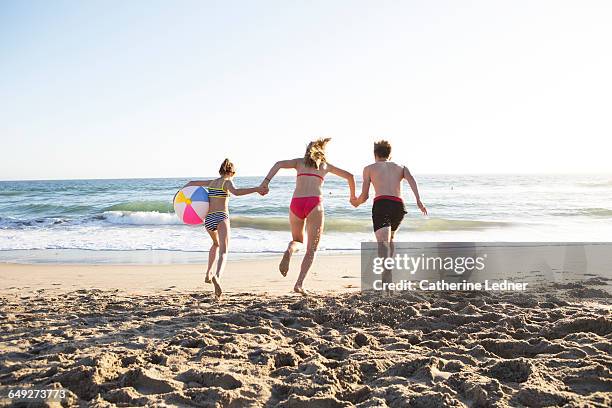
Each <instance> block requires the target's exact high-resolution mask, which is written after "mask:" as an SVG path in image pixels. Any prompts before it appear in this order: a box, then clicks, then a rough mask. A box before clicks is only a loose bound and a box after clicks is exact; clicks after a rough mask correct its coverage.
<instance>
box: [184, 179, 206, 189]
mask: <svg viewBox="0 0 612 408" xmlns="http://www.w3.org/2000/svg"><path fill="white" fill-rule="evenodd" d="M211 181H212V180H193V181H190V182H189V183H187V184H185V185H184V186H183V187H181V188H185V187H190V186H200V187H208V186H209V184H210V182H211Z"/></svg>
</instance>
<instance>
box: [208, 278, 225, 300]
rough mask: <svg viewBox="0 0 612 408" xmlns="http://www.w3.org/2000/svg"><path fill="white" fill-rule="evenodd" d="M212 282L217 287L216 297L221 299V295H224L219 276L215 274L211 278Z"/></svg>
mask: <svg viewBox="0 0 612 408" xmlns="http://www.w3.org/2000/svg"><path fill="white" fill-rule="evenodd" d="M211 282H212V284H213V286H214V287H215V298H217V299H221V296H223V290H222V289H221V285H219V280H218V278H217V277H216V276H213V277H212V278H211Z"/></svg>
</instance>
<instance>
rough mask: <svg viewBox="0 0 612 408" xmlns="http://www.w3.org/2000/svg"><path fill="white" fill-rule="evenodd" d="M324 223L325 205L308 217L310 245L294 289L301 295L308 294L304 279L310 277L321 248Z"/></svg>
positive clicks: (307, 231)
mask: <svg viewBox="0 0 612 408" xmlns="http://www.w3.org/2000/svg"><path fill="white" fill-rule="evenodd" d="M324 223H325V214H324V212H323V205H321V204H319V205H318V206H317V207H316V208H314V209H313V210H312V211H311V212H310V214H308V217H306V233H307V235H308V244H307V246H306V254H304V259H303V260H302V267H301V269H300V275H299V276H298V278H297V281H296V282H295V286H294V287H293V291H294V292H297V293H301V294H303V295H305V294H306V291H305V290H304V288H303V287H302V285H303V284H304V279H305V278H306V275H308V272H309V271H310V267H311V266H312V263H313V262H314V258H315V254H316V252H317V248H318V247H319V241H320V240H321V234H322V233H323V226H324Z"/></svg>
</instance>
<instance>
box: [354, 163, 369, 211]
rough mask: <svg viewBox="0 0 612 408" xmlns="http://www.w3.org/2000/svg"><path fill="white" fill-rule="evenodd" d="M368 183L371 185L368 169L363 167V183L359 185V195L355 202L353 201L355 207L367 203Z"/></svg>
mask: <svg viewBox="0 0 612 408" xmlns="http://www.w3.org/2000/svg"><path fill="white" fill-rule="evenodd" d="M370 183H371V179H370V171H369V169H368V167H364V168H363V183H362V184H361V194H360V195H359V197H357V200H356V201H355V207H357V206H360V205H361V204H363V203H365V202H366V201H368V198H369V196H370Z"/></svg>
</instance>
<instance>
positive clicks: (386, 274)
mask: <svg viewBox="0 0 612 408" xmlns="http://www.w3.org/2000/svg"><path fill="white" fill-rule="evenodd" d="M374 235H376V241H377V242H378V256H379V257H381V258H388V257H390V256H393V255H392V252H391V251H394V250H395V245H393V246H392V244H391V242H392V241H391V237H392V235H393V234H392V232H391V227H383V228H380V229H378V230H376V232H374ZM392 280H393V276H392V274H391V271H390V270H388V269H386V268H385V270H384V271H383V273H382V282H383V284H384V283H390V282H392ZM385 292H387V293H389V290H388V289H387V290H385Z"/></svg>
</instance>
